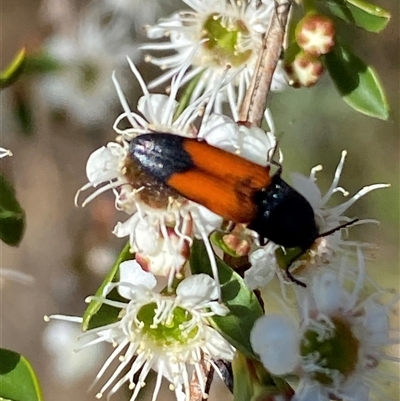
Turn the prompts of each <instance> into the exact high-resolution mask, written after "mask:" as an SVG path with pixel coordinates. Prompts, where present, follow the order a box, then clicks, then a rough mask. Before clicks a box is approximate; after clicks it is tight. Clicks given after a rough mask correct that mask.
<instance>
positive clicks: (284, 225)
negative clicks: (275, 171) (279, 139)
mask: <svg viewBox="0 0 400 401" xmlns="http://www.w3.org/2000/svg"><path fill="white" fill-rule="evenodd" d="M254 202H255V203H256V205H257V209H258V210H257V216H256V217H255V218H254V220H253V221H252V222H251V223H250V224H249V225H248V228H250V229H251V230H254V231H256V232H257V233H258V235H259V236H260V239H261V240H263V239H268V240H271V241H273V242H275V243H276V244H278V245H282V246H283V247H285V248H296V247H299V248H301V249H304V250H306V249H309V248H310V247H311V246H312V244H313V243H314V241H315V240H316V239H317V238H318V237H319V232H318V227H317V225H316V223H315V216H314V211H313V208H312V207H311V205H310V203H309V202H308V201H307V199H305V198H304V196H302V195H301V194H299V193H298V192H297V191H296V190H295V189H293V188H292V187H291V186H290V185H288V184H286V182H285V181H283V180H282V179H281V178H280V176H279V175H275V176H274V177H273V180H272V183H271V185H269V186H268V187H267V188H264V189H263V190H262V191H258V192H257V193H256V194H255V195H254Z"/></svg>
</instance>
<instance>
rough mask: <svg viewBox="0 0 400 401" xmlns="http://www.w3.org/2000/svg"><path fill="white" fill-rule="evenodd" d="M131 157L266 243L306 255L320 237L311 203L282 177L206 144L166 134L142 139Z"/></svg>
mask: <svg viewBox="0 0 400 401" xmlns="http://www.w3.org/2000/svg"><path fill="white" fill-rule="evenodd" d="M130 154H131V156H132V158H133V159H134V160H136V161H137V162H138V163H139V164H140V166H141V168H142V169H143V170H144V171H145V172H146V173H147V174H150V175H151V176H152V177H154V178H155V179H158V180H160V181H162V182H163V183H164V184H166V185H168V186H170V187H171V188H173V189H175V190H176V191H177V192H178V193H180V194H181V195H182V196H184V197H186V198H188V199H190V200H192V201H194V202H197V203H199V204H201V205H203V206H205V207H206V208H208V209H210V210H211V211H213V212H214V213H216V214H218V215H220V216H222V217H224V218H225V219H227V220H232V221H234V222H236V223H247V227H248V228H249V229H251V230H254V231H255V232H256V233H257V234H258V235H259V238H260V242H261V243H265V242H266V241H268V240H271V241H273V242H275V243H276V244H278V245H282V246H283V247H285V248H295V247H298V248H301V249H302V250H304V251H306V250H307V249H309V248H310V247H311V246H312V244H313V243H314V241H315V240H316V239H317V238H318V237H319V236H320V234H319V231H318V227H317V225H316V222H315V216H314V211H313V209H312V207H311V205H310V203H309V202H308V201H307V200H306V199H305V198H304V197H303V196H302V195H301V194H299V193H298V192H297V191H296V190H295V189H293V188H292V187H291V186H290V185H288V184H287V183H286V182H285V181H283V180H282V178H281V177H280V171H278V172H277V173H276V174H274V175H271V174H270V168H269V167H262V166H260V165H258V164H255V163H252V162H250V161H248V160H246V159H243V158H242V157H239V156H237V155H235V154H232V153H229V152H226V151H224V150H222V149H219V148H216V147H214V146H211V145H209V144H208V143H207V142H206V141H202V140H197V139H189V138H185V137H182V136H178V135H173V134H166V133H151V134H144V135H140V136H137V137H136V138H134V139H132V140H131V141H130Z"/></svg>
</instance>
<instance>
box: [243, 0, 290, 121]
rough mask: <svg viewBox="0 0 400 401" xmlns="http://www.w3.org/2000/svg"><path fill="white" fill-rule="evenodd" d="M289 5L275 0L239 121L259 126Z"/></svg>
mask: <svg viewBox="0 0 400 401" xmlns="http://www.w3.org/2000/svg"><path fill="white" fill-rule="evenodd" d="M290 6H291V1H290V0H275V13H274V15H273V16H272V20H271V25H270V27H269V30H268V32H267V33H266V34H265V36H264V39H263V42H262V48H261V53H260V55H259V57H258V60H257V64H256V66H255V69H254V74H253V77H252V79H251V83H250V87H249V89H248V90H247V93H246V96H245V98H244V100H243V103H242V106H241V108H240V113H239V121H248V122H250V123H251V124H252V125H256V126H258V127H260V126H261V121H262V119H263V115H264V111H265V108H266V104H267V97H268V92H269V89H270V87H271V81H272V76H273V74H274V71H275V69H276V66H277V64H278V61H279V57H280V55H281V51H282V46H283V40H284V37H285V28H286V23H287V19H288V15H289V11H290Z"/></svg>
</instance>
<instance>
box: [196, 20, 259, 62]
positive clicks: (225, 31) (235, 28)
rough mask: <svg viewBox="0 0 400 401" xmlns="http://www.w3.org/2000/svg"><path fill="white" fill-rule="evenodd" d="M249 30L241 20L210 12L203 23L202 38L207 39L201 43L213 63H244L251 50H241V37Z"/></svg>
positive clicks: (248, 34)
mask: <svg viewBox="0 0 400 401" xmlns="http://www.w3.org/2000/svg"><path fill="white" fill-rule="evenodd" d="M249 36H250V32H249V30H248V29H247V27H246V25H245V24H244V23H243V21H241V20H238V19H233V18H227V17H223V16H221V15H219V14H216V13H214V14H211V15H210V16H209V17H208V18H207V19H206V21H205V23H204V25H203V35H202V39H208V40H207V42H205V43H204V44H203V46H204V48H205V49H207V50H208V53H209V56H210V58H211V60H212V62H214V63H215V64H217V65H218V66H223V67H225V65H227V64H229V65H232V66H233V67H237V66H240V65H242V64H244V63H245V62H246V61H247V60H248V59H249V58H250V56H251V52H252V50H251V49H249V50H243V46H242V43H243V38H246V37H249Z"/></svg>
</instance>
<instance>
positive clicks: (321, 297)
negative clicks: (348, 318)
mask: <svg viewBox="0 0 400 401" xmlns="http://www.w3.org/2000/svg"><path fill="white" fill-rule="evenodd" d="M311 290H312V293H313V297H314V300H315V305H316V308H317V309H318V310H319V311H320V312H323V313H325V314H328V315H329V314H330V313H331V312H332V311H335V310H338V309H339V307H340V306H341V301H342V294H343V292H344V289H343V288H342V285H341V283H340V281H339V278H338V276H337V273H335V272H334V271H329V272H324V273H322V274H320V275H319V276H317V277H315V278H314V280H313V283H312V288H311Z"/></svg>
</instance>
